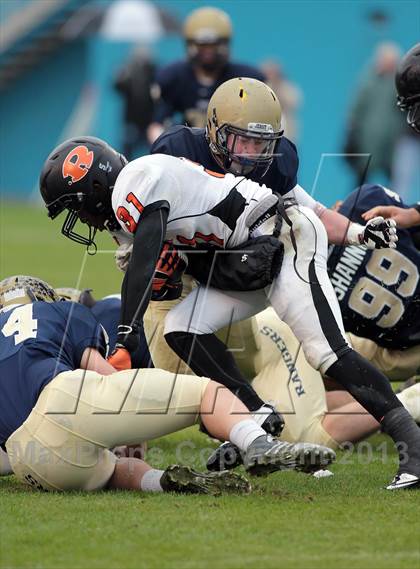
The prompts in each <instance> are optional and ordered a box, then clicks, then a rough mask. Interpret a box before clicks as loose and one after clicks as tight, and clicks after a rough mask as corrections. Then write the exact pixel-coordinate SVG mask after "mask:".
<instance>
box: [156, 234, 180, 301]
mask: <svg viewBox="0 0 420 569" xmlns="http://www.w3.org/2000/svg"><path fill="white" fill-rule="evenodd" d="M187 264H188V262H187V258H186V256H185V255H183V254H182V253H179V252H178V251H176V250H175V249H174V248H173V246H172V244H171V243H169V242H165V243H164V244H163V247H162V250H161V252H160V255H159V259H158V262H157V263H156V269H155V274H154V276H153V281H152V297H151V299H152V300H175V299H176V298H179V297H180V296H181V293H182V275H183V273H184V271H185V269H186V267H187Z"/></svg>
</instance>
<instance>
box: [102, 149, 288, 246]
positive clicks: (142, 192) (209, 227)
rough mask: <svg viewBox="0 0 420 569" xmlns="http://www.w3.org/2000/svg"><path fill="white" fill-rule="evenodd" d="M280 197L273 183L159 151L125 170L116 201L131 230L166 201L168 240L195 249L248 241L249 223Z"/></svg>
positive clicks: (114, 196) (115, 206)
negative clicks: (268, 184) (218, 170)
mask: <svg viewBox="0 0 420 569" xmlns="http://www.w3.org/2000/svg"><path fill="white" fill-rule="evenodd" d="M276 199H277V198H275V197H274V195H273V193H272V191H271V190H270V189H269V188H267V187H266V186H260V185H259V184H257V183H256V182H252V181H251V180H247V179H246V178H243V177H235V176H233V175H232V174H226V175H223V174H219V173H215V172H211V171H208V170H206V169H205V168H203V167H202V166H200V165H199V164H195V163H194V162H191V161H189V160H186V159H184V158H175V157H173V156H167V155H163V154H154V155H151V156H144V157H141V158H138V159H137V160H134V161H133V162H130V164H128V165H127V166H126V167H125V168H124V169H123V170H122V172H121V173H120V174H119V176H118V178H117V181H116V184H115V187H114V190H113V193H112V206H113V209H114V212H115V215H116V217H117V219H118V221H119V223H120V224H121V227H122V228H123V230H124V231H125V232H126V233H127V234H133V233H134V232H135V231H136V228H137V224H138V223H139V222H140V221H141V218H142V216H143V215H146V213H147V211H152V210H153V209H155V208H157V207H160V206H164V207H167V208H168V209H169V216H168V222H167V228H166V234H165V236H164V240H167V241H168V240H169V241H172V242H173V243H174V244H176V245H184V246H188V247H194V248H195V247H200V245H202V244H205V245H211V246H216V247H221V248H226V247H230V246H234V245H238V244H240V243H242V242H244V241H246V240H247V239H248V238H249V227H250V224H253V225H255V220H257V221H258V219H259V218H260V217H261V218H263V217H264V214H265V213H266V212H267V211H268V210H272V209H273V205H274V204H275V203H276Z"/></svg>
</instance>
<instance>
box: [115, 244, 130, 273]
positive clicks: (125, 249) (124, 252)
mask: <svg viewBox="0 0 420 569" xmlns="http://www.w3.org/2000/svg"><path fill="white" fill-rule="evenodd" d="M132 252H133V245H132V244H130V243H123V244H122V245H120V246H119V247H118V249H117V250H116V251H115V263H116V265H117V267H118V268H119V270H120V271H122V272H123V273H125V272H126V270H127V269H128V265H129V263H130V258H131V253H132Z"/></svg>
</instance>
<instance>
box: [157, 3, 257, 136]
mask: <svg viewBox="0 0 420 569" xmlns="http://www.w3.org/2000/svg"><path fill="white" fill-rule="evenodd" d="M231 37H232V24H231V21H230V18H229V16H228V14H226V12H223V11H222V10H219V9H217V8H211V7H205V8H198V9H197V10H194V11H193V12H192V13H191V14H190V15H189V16H188V18H187V19H186V21H185V24H184V38H185V42H186V48H187V56H188V59H187V60H185V61H177V62H175V63H171V64H170V65H167V66H166V67H163V68H162V69H160V70H158V72H157V75H156V84H155V85H154V87H152V94H154V95H155V96H156V97H157V100H156V109H155V112H154V122H153V123H152V124H151V125H150V126H149V127H148V138H149V142H150V143H151V144H152V143H153V142H154V141H155V140H156V138H157V137H158V136H159V135H160V134H162V132H163V130H164V125H166V126H168V124H167V123H168V122H171V121H172V120H173V118H174V115H176V114H177V113H178V114H181V115H182V119H181V120H180V121H178V122H180V123H181V124H188V125H189V126H192V127H200V128H202V127H204V126H205V124H206V112H207V105H208V102H209V100H210V97H211V96H212V94H213V93H214V91H215V89H216V88H217V87H218V86H219V85H220V84H221V83H223V82H224V81H227V80H228V79H231V78H232V77H240V76H246V77H255V78H256V79H263V75H262V73H261V72H260V71H259V70H258V69H256V68H254V67H251V66H250V65H244V64H242V63H236V62H231V61H229V57H230V53H229V52H230V41H231Z"/></svg>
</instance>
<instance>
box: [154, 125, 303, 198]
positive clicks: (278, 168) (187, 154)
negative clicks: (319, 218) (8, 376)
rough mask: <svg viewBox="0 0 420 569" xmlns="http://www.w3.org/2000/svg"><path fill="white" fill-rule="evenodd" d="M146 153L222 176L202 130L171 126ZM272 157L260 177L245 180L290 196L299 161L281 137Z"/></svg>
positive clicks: (295, 182)
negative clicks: (195, 164)
mask: <svg viewBox="0 0 420 569" xmlns="http://www.w3.org/2000/svg"><path fill="white" fill-rule="evenodd" d="M150 153H151V154H169V155H171V156H178V157H181V156H183V157H184V158H188V159H189V160H193V161H194V162H198V163H199V164H201V165H202V166H204V167H205V168H208V169H209V170H213V171H214V172H221V173H223V169H222V168H221V167H220V165H219V164H218V163H217V162H216V160H215V159H214V157H213V154H212V153H211V151H210V148H209V144H208V142H207V140H206V134H205V130H204V129H203V128H190V127H186V126H173V127H172V128H170V129H168V130H167V131H166V132H164V133H163V134H162V135H161V136H160V137H159V138H158V139H157V140H156V141H155V142H154V144H153V145H152V148H151V150H150ZM274 155H275V156H274V159H273V162H272V163H271V166H270V167H269V169H268V170H267V172H266V174H265V175H264V176H261V175H260V174H259V172H258V168H257V169H256V171H255V172H252V173H251V174H249V175H247V178H248V179H250V180H253V181H254V182H257V183H258V184H265V185H266V186H267V187H269V188H271V189H272V190H274V191H275V192H277V193H279V194H281V195H283V194H286V193H287V192H290V190H292V189H293V188H294V187H295V186H296V184H297V170H298V166H299V159H298V155H297V150H296V146H295V145H294V144H293V142H291V141H290V140H289V139H288V138H286V137H284V136H282V137H281V138H280V140H279V141H278V142H277V144H276V147H275V150H274Z"/></svg>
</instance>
